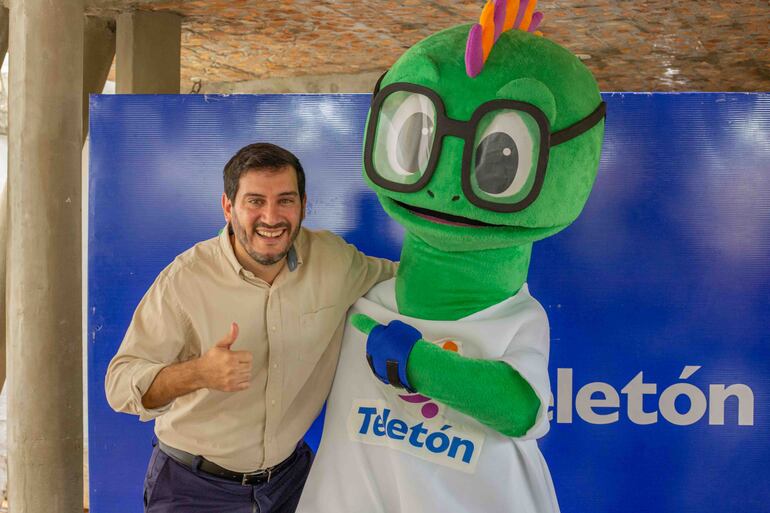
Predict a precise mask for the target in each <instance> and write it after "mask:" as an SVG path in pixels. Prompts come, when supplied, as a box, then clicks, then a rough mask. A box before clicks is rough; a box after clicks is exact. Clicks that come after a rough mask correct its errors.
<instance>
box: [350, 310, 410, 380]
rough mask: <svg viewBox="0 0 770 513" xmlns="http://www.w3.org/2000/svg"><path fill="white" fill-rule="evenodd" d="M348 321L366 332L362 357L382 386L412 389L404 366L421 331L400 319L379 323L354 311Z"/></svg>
mask: <svg viewBox="0 0 770 513" xmlns="http://www.w3.org/2000/svg"><path fill="white" fill-rule="evenodd" d="M350 322H351V324H352V325H353V326H354V327H355V328H356V329H357V330H358V331H360V332H362V333H364V334H365V335H367V339H366V360H367V361H368V362H369V368H371V369H372V372H373V373H374V375H375V376H377V378H378V379H379V380H380V381H382V382H383V383H385V384H386V385H392V386H394V387H396V388H405V389H406V390H407V391H409V392H415V390H414V387H412V386H411V385H410V383H409V379H408V377H407V374H406V367H407V362H408V361H409V354H410V353H411V352H412V348H414V345H415V344H416V343H417V342H419V341H420V340H422V333H420V332H419V331H418V330H417V329H416V328H414V327H412V326H410V325H408V324H406V323H404V322H401V321H390V322H389V323H388V325H387V326H383V325H382V324H380V323H378V322H377V321H375V320H374V319H372V318H371V317H369V316H366V315H363V314H354V315H353V316H351V318H350Z"/></svg>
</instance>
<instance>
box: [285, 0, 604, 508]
mask: <svg viewBox="0 0 770 513" xmlns="http://www.w3.org/2000/svg"><path fill="white" fill-rule="evenodd" d="M534 7H535V2H534V1H530V2H528V1H527V0H521V1H518V0H514V1H511V0H507V1H506V0H497V1H494V2H493V1H490V2H488V3H487V5H486V6H485V7H484V10H483V11H482V15H481V20H480V23H479V24H475V25H472V26H470V25H465V26H459V27H454V28H450V29H448V30H444V31H442V32H439V33H437V34H434V35H432V36H430V37H428V38H427V39H425V40H423V41H422V42H420V43H418V44H416V45H415V46H413V47H412V48H410V49H409V50H407V51H406V53H404V55H403V56H401V58H400V59H399V60H398V61H397V62H396V63H395V64H394V65H393V67H392V68H391V69H390V70H389V71H388V72H387V73H386V74H385V75H384V76H383V78H382V79H380V83H378V85H377V88H376V89H375V92H374V96H373V99H372V106H371V111H370V113H369V118H368V123H367V128H366V142H365V148H364V168H365V177H366V179H367V182H368V184H369V185H370V186H371V187H372V189H374V191H375V192H376V193H377V197H378V198H379V201H380V203H381V204H382V207H383V208H384V209H385V211H386V212H387V213H388V215H389V216H391V217H392V218H393V219H395V220H396V221H397V222H398V223H399V224H401V225H403V226H404V228H405V229H406V233H405V237H404V245H403V250H402V252H401V264H400V267H399V270H398V275H397V277H396V278H394V279H393V280H391V281H389V282H384V283H381V284H380V285H378V286H376V287H375V288H373V289H372V290H371V291H370V292H369V293H368V294H367V296H366V297H364V298H362V299H360V300H359V301H358V302H357V303H356V304H355V305H354V307H353V309H352V310H351V315H350V318H349V325H348V326H347V328H346V333H345V336H344V339H343V343H342V349H341V354H340V361H339V365H338V368H337V374H336V377H335V381H334V384H333V386H332V390H331V394H330V396H329V402H328V406H327V411H326V421H325V426H324V430H323V436H322V440H321V444H320V447H319V450H318V454H317V456H316V460H315V463H314V465H313V468H312V471H311V473H310V476H309V478H308V481H307V483H306V486H305V491H304V492H303V497H302V500H301V501H300V507H299V511H300V512H301V513H325V512H329V513H332V512H334V513H337V512H346V513H352V512H361V513H375V512H388V513H390V512H403V513H430V512H436V513H438V512H441V513H449V512H494V513H497V512H509V511H510V512H516V513H524V512H526V513H536V512H537V513H550V512H557V511H558V510H559V506H558V502H557V500H556V494H555V492H554V487H553V484H552V481H551V477H550V473H549V471H548V467H547V465H546V463H545V461H544V459H543V457H542V455H541V453H540V451H539V449H538V446H537V442H536V440H537V439H538V438H540V437H542V436H543V435H545V433H546V432H547V431H548V427H549V424H548V415H547V411H548V405H549V397H550V385H549V379H548V353H549V332H548V319H547V317H546V314H545V311H544V310H543V308H542V307H541V306H540V304H539V303H538V302H537V301H536V300H535V299H533V298H532V296H530V294H529V291H528V289H527V285H526V279H527V271H528V267H529V261H530V254H531V250H532V243H533V242H534V241H537V240H540V239H543V238H545V237H548V236H550V235H553V234H555V233H557V232H558V231H560V230H562V229H563V228H565V227H566V226H567V225H569V224H570V223H572V222H573V221H574V220H575V218H577V216H578V214H579V213H580V211H581V210H582V208H583V205H584V204H585V202H586V199H587V198H588V195H589V193H590V191H591V188H592V185H593V182H594V178H595V177H596V171H597V167H598V164H599V156H600V151H601V146H602V138H603V134H604V111H605V106H604V103H603V102H602V100H601V97H600V95H599V89H598V87H597V85H596V81H595V80H594V78H593V76H592V75H591V73H590V72H589V71H588V69H586V68H585V66H583V64H582V63H581V62H580V61H579V60H578V58H577V57H575V56H574V55H572V54H571V53H570V52H568V51H567V50H565V49H564V48H562V47H560V46H558V45H557V44H555V43H553V42H551V41H549V40H548V39H546V38H544V37H541V36H542V35H541V34H540V33H539V32H536V28H537V26H538V24H539V23H540V21H541V19H542V14H541V13H539V12H534Z"/></svg>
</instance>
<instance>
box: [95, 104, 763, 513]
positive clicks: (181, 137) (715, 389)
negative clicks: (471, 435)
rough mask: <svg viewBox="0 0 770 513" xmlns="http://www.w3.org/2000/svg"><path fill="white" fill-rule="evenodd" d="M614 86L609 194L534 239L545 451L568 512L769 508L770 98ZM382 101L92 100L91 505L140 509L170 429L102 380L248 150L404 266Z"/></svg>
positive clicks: (349, 233)
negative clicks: (137, 314)
mask: <svg viewBox="0 0 770 513" xmlns="http://www.w3.org/2000/svg"><path fill="white" fill-rule="evenodd" d="M604 99H605V101H606V102H607V104H608V109H607V110H608V114H607V125H606V127H607V128H606V137H605V146H604V152H603V156H602V162H601V166H600V169H599V175H598V178H597V182H596V186H595V188H594V191H593V193H592V196H591V198H590V199H589V201H588V204H587V206H586V209H585V211H584V213H583V215H582V216H581V217H580V219H579V220H578V221H577V222H576V223H575V224H574V225H572V226H571V227H570V228H568V229H567V230H565V231H564V232H562V233H561V234H558V235H556V236H554V237H552V238H550V239H547V240H545V241H543V242H540V243H536V244H535V246H534V250H533V255H532V265H531V269H530V275H529V286H530V291H531V293H532V295H533V296H534V297H535V298H536V299H538V300H539V301H540V302H541V303H542V305H543V306H544V307H545V309H546V311H547V312H548V316H549V319H550V323H551V335H552V340H551V364H550V373H551V382H552V389H553V396H554V398H553V405H552V410H551V415H552V425H551V432H550V433H549V434H548V435H547V436H546V437H545V438H543V439H542V440H541V441H540V445H541V448H542V450H543V453H544V454H545V457H546V460H547V461H548V464H549V466H550V469H551V473H552V475H553V479H554V483H555V486H556V491H557V495H558V497H559V502H560V504H561V508H562V511H564V512H565V513H567V512H575V513H583V512H585V513H589V512H590V513H601V512H608V513H609V512H616V511H627V512H639V513H642V512H644V513H647V512H650V511H655V512H663V513H683V512H698V513H704V512H706V513H708V512H713V513H717V512H719V513H722V512H726V511H730V512H735V513H743V512H745V513H749V512H751V513H754V512H757V511H765V510H767V504H768V501H770V484H768V480H767V477H766V475H765V474H764V470H765V466H766V463H767V462H768V461H770V426H768V422H769V421H770V414H769V413H768V400H769V399H770V336H768V335H767V334H766V332H765V329H766V325H767V323H768V319H770V264H769V262H770V206H769V205H770V200H769V199H768V198H770V95H768V94H698V93H691V94H641V93H633V94H629V93H613V94H606V95H604ZM368 107H369V95H262V96H210V95H187V96H120V95H117V96H93V97H92V98H91V111H90V112H91V128H90V134H91V146H90V148H91V150H90V165H89V173H90V176H89V193H88V200H89V212H88V223H89V225H88V384H89V450H90V493H91V497H90V504H91V511H93V512H94V513H109V512H116V513H117V512H119V513H138V512H141V511H142V479H143V476H144V471H145V468H146V466H147V460H148V457H149V454H150V451H151V439H152V425H151V424H142V423H140V422H139V421H138V419H137V418H135V417H131V416H129V415H123V414H117V413H114V412H112V410H111V409H110V408H109V406H108V405H107V402H106V399H105V396H104V374H105V371H106V368H107V364H108V363H109V360H110V359H111V358H112V356H113V355H114V354H115V351H116V350H117V348H118V346H119V344H120V341H121V339H122V337H123V334H124V333H125V330H126V328H127V327H128V324H129V322H130V320H131V315H132V313H133V310H134V308H135V307H136V305H137V303H138V302H139V300H140V299H141V297H142V295H143V294H144V292H145V291H146V290H147V288H148V287H149V286H150V284H151V283H152V281H153V280H154V279H155V277H156V276H157V274H158V273H159V272H160V271H161V270H162V269H163V268H164V267H165V266H166V265H168V263H170V262H171V261H172V260H173V258H174V257H175V256H176V255H177V254H179V253H181V252H182V251H184V250H185V249H187V248H189V247H190V246H192V245H193V244H195V243H196V242H198V241H200V240H203V239H207V238H210V237H212V236H214V235H215V234H216V233H217V232H218V231H219V229H221V227H222V226H223V225H224V219H223V216H222V211H221V206H220V197H221V193H222V168H223V166H224V164H225V163H226V162H227V160H228V159H229V158H230V157H231V156H232V155H233V154H234V153H235V152H236V151H237V150H238V149H239V148H240V147H242V146H244V145H246V144H248V143H251V142H255V141H268V142H273V143H275V144H278V145H281V146H284V147H286V148H288V149H290V150H291V151H293V152H294V153H295V154H297V156H298V157H299V158H300V160H301V161H302V163H303V166H304V167H305V169H306V171H307V175H308V184H307V192H308V202H309V205H308V217H307V219H306V221H305V225H306V226H309V227H311V228H323V229H329V230H332V231H334V232H336V233H338V234H340V235H341V236H343V237H344V238H346V239H347V240H348V241H350V242H352V243H354V244H356V245H357V246H358V247H359V248H361V249H362V250H363V251H365V252H367V253H369V254H372V255H377V256H384V257H388V258H392V259H398V255H399V253H400V246H401V238H402V233H403V232H402V230H401V228H400V227H399V226H398V225H396V224H395V223H394V222H393V221H391V220H390V218H388V217H387V216H386V215H385V214H384V212H383V211H382V209H381V208H380V206H379V203H378V202H377V199H376V197H375V196H374V194H373V193H372V192H371V191H370V190H369V189H368V188H367V187H366V185H365V184H364V181H363V179H362V177H361V147H362V137H363V127H364V122H365V118H366V114H367V110H368ZM371 233H377V234H378V236H377V237H372V236H371ZM317 424H318V423H317ZM319 436H320V425H315V426H314V427H313V428H312V429H311V431H310V432H309V434H308V440H309V441H310V443H311V445H313V446H315V445H317V443H318V437H319Z"/></svg>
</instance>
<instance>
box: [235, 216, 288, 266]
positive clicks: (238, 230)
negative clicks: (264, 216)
mask: <svg viewBox="0 0 770 513" xmlns="http://www.w3.org/2000/svg"><path fill="white" fill-rule="evenodd" d="M231 224H232V227H233V233H234V235H235V238H236V239H238V242H239V243H240V244H241V247H242V248H243V249H244V250H245V251H246V253H247V254H248V255H249V256H250V257H251V258H252V260H254V261H255V262H256V263H258V264H260V265H274V264H277V263H278V262H280V261H281V260H283V259H284V258H285V257H286V255H287V254H288V253H289V250H290V249H291V247H292V246H293V245H294V241H295V240H296V239H297V235H299V229H300V227H301V226H302V220H301V219H300V221H299V223H297V226H296V228H294V229H292V227H291V224H289V223H278V224H274V225H269V224H264V223H259V224H257V225H255V226H254V230H253V231H252V237H261V236H260V235H259V234H257V229H258V228H264V229H266V230H279V229H282V228H283V229H285V230H286V231H287V232H288V233H289V243H288V244H287V245H286V249H284V250H283V251H281V252H280V253H276V254H265V253H259V252H258V251H256V250H255V249H254V248H253V247H252V245H251V243H250V241H249V237H248V236H247V235H246V230H245V229H244V228H243V226H241V224H240V222H239V221H238V217H237V216H232V219H231Z"/></svg>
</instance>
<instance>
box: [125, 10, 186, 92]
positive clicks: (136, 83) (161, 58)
mask: <svg viewBox="0 0 770 513" xmlns="http://www.w3.org/2000/svg"><path fill="white" fill-rule="evenodd" d="M181 44H182V17H181V16H179V15H178V14H175V13H169V12H150V11H134V12H127V13H122V14H119V15H118V36H117V48H116V55H115V74H116V77H115V78H116V81H117V83H116V88H115V89H116V92H117V93H118V94H152V93H168V94H179V80H180V61H179V59H180V52H181Z"/></svg>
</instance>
